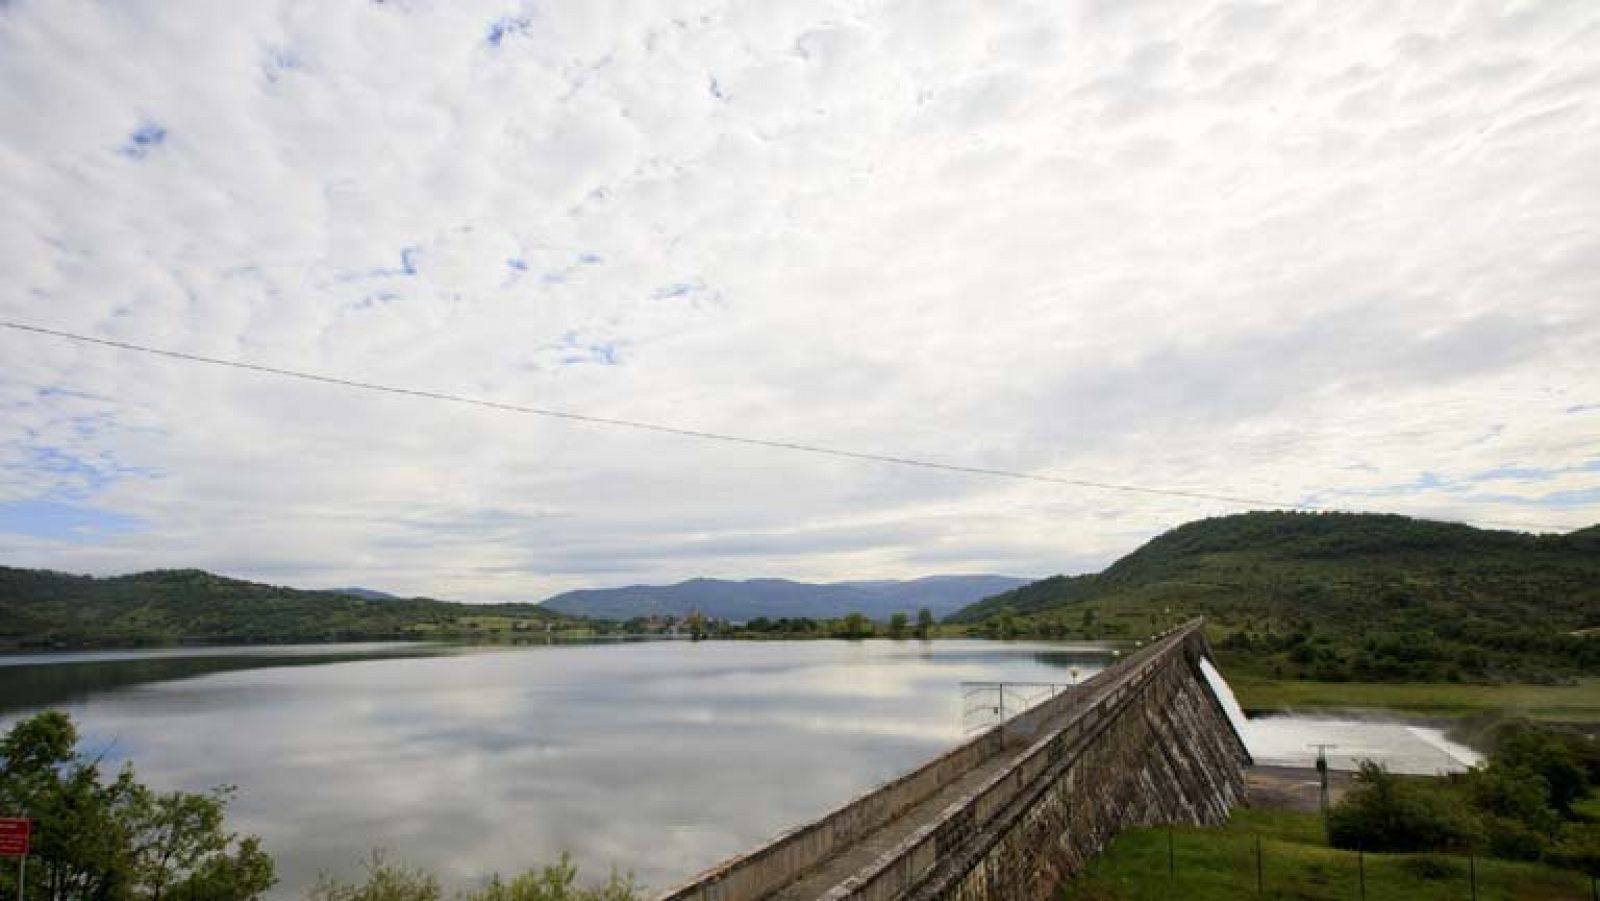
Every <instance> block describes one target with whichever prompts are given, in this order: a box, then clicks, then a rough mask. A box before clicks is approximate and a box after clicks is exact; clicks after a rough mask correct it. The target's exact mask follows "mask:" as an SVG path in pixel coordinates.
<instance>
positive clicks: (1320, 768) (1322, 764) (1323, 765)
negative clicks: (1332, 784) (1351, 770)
mask: <svg viewBox="0 0 1600 901" xmlns="http://www.w3.org/2000/svg"><path fill="white" fill-rule="evenodd" d="M1306 747H1308V748H1316V749H1317V777H1318V779H1320V780H1321V783H1322V793H1321V800H1322V815H1323V816H1327V815H1328V749H1329V748H1337V747H1339V746H1338V745H1333V744H1327V743H1319V744H1310V745H1306Z"/></svg>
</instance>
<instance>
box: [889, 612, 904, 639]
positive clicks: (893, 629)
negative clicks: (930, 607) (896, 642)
mask: <svg viewBox="0 0 1600 901" xmlns="http://www.w3.org/2000/svg"><path fill="white" fill-rule="evenodd" d="M906 622H907V618H906V615H905V614H904V613H895V614H894V615H892V616H890V617H889V637H890V638H896V639H899V638H905V637H906Z"/></svg>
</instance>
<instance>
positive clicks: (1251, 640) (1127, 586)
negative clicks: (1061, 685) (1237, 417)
mask: <svg viewBox="0 0 1600 901" xmlns="http://www.w3.org/2000/svg"><path fill="white" fill-rule="evenodd" d="M1197 614H1203V615H1205V616H1207V617H1209V618H1210V622H1211V629H1212V637H1213V643H1214V644H1215V645H1216V647H1217V650H1218V653H1219V656H1222V657H1223V658H1224V662H1225V663H1226V664H1227V665H1228V666H1229V667H1230V669H1231V670H1242V671H1245V672H1254V673H1260V674H1271V675H1273V676H1282V677H1288V678H1301V679H1317V680H1324V681H1344V680H1359V681H1372V682H1389V681H1427V680H1467V681H1495V680H1512V681H1566V680H1568V679H1570V678H1573V677H1576V676H1579V675H1583V674H1591V675H1592V674H1593V673H1595V672H1597V671H1600V527H1591V528H1588V529H1584V530H1582V531H1578V532H1573V533H1570V534H1567V535H1528V534H1523V533H1518V532H1498V531H1487V530H1482V529H1476V528H1473V527H1471V526H1465V525H1459V524H1453V523H1441V522H1432V521H1428V520H1418V519H1410V518H1407V517H1403V516H1386V515H1372V514H1343V513H1316V514H1313V513H1247V514H1242V515H1238V516H1227V517H1221V518H1216V519H1206V520H1200V521H1198V522H1192V523H1188V524H1186V525H1183V526H1180V527H1178V528H1176V529H1173V530H1172V531H1170V532H1167V533H1165V534H1163V535H1161V536H1159V537H1157V538H1155V539H1153V540H1151V541H1150V542H1149V543H1148V544H1146V545H1144V546H1143V547H1141V548H1139V549H1138V550H1137V551H1134V552H1133V553H1131V554H1129V555H1128V556H1126V557H1124V558H1122V559H1121V560H1118V561H1117V562H1116V563H1115V564H1113V565H1112V566H1111V567H1109V568H1108V569H1106V570H1105V571H1104V572H1102V573H1097V574H1092V575H1081V576H1070V577H1069V576H1055V577H1052V578H1049V579H1044V580H1042V581H1039V582H1034V583H1032V584H1030V585H1025V586H1023V587H1021V588H1018V589H1015V590H1013V591H1009V592H1006V593H1004V594H1000V595H996V596H995V597H992V598H987V599H985V600H983V601H980V602H979V603H977V604H974V605H972V606H970V607H967V608H965V609H964V610H962V611H960V612H958V613H956V614H955V615H953V616H951V617H950V618H949V619H948V620H947V622H953V623H968V624H973V626H974V627H975V629H976V630H977V631H979V632H980V633H987V634H1023V635H1040V636H1047V637H1084V638H1134V639H1137V638H1141V637H1144V636H1147V635H1149V634H1150V633H1151V632H1152V631H1155V630H1156V629H1157V628H1159V627H1160V626H1162V625H1164V624H1168V623H1171V622H1174V621H1177V620H1178V619H1180V618H1187V617H1190V616H1194V615H1197Z"/></svg>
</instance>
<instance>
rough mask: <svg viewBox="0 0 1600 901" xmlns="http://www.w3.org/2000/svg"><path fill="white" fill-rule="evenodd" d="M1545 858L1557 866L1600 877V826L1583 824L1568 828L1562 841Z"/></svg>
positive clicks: (1563, 833)
mask: <svg viewBox="0 0 1600 901" xmlns="http://www.w3.org/2000/svg"><path fill="white" fill-rule="evenodd" d="M1545 857H1546V859H1548V860H1549V861H1550V862H1551V863H1553V864H1555V865H1556V866H1559V867H1568V868H1570V869H1574V870H1581V871H1582V872H1584V873H1588V874H1589V875H1590V876H1600V825H1597V824H1594V823H1583V824H1573V825H1570V826H1568V827H1567V828H1566V829H1565V830H1564V831H1563V832H1562V833H1561V841H1559V842H1557V843H1556V844H1555V846H1554V847H1552V848H1551V849H1550V851H1549V852H1548V853H1547V854H1546V855H1545Z"/></svg>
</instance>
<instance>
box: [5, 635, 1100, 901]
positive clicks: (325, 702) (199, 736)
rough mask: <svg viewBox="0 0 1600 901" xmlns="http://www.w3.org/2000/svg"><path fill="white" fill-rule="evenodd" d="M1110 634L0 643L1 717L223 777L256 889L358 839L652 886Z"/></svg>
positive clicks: (1048, 676) (176, 768)
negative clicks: (63, 714)
mask: <svg viewBox="0 0 1600 901" xmlns="http://www.w3.org/2000/svg"><path fill="white" fill-rule="evenodd" d="M1110 653H1111V652H1110V650H1109V646H1103V645H1092V644H1058V643H1049V644H1045V643H1039V644H1033V643H1022V642H1017V643H997V642H979V641H936V642H915V641H907V642H890V641H861V642H840V641H802V642H703V643H699V644H691V643H689V642H682V641H654V642H632V643H603V644H571V645H562V644H557V645H538V646H528V647H498V648H481V647H480V648H462V647H438V646H415V645H312V646H297V647H287V648H259V647H255V648H201V649H187V648H186V649H175V650H153V651H128V652H103V653H83V654H48V655H37V654H34V655H15V656H9V657H4V656H0V686H3V689H0V725H7V726H8V725H9V724H10V723H11V722H13V721H14V720H16V719H17V718H18V717H19V716H22V715H25V714H26V713H27V712H29V711H31V710H37V709H41V708H44V707H48V706H56V707H60V708H63V709H65V710H68V711H69V712H71V713H72V714H73V716H74V718H75V719H76V720H77V721H78V723H79V726H80V729H81V730H82V732H83V737H84V739H85V742H84V744H85V747H86V748H87V749H89V750H90V751H91V752H94V753H99V752H101V751H102V750H103V751H105V752H106V753H107V760H108V761H111V762H113V764H117V763H120V762H121V761H123V760H131V761H132V762H133V763H134V765H135V766H136V768H137V770H138V773H139V776H140V778H141V779H142V780H143V781H145V782H146V783H148V784H150V785H152V786H154V787H158V788H163V789H172V788H181V789H185V790H189V791H199V790H203V789H206V788H209V787H211V786H213V785H218V784H224V783H227V784H233V785H236V786H238V789H239V793H238V796H237V799H236V800H235V801H234V803H233V805H232V807H231V808H230V818H229V821H230V825H231V826H232V827H233V828H235V829H237V830H239V831H241V832H245V833H254V834H257V835H260V836H261V837H262V839H263V842H264V844H265V846H266V848H267V850H268V851H269V852H270V853H271V854H272V855H273V856H274V858H275V859H276V860H277V862H278V873H279V876H280V878H281V880H282V881H281V883H280V885H279V886H278V888H277V889H276V890H275V892H274V897H275V898H300V897H303V896H304V893H305V890H306V889H307V887H309V886H310V885H311V884H312V883H313V882H314V881H315V879H316V876H317V874H318V873H319V872H321V871H327V872H331V873H336V874H339V875H342V876H347V877H354V876H356V875H358V874H359V872H360V863H361V861H362V860H363V859H364V858H365V857H366V856H367V855H368V853H369V852H370V851H371V850H372V849H374V848H379V847H381V848H384V849H386V850H387V851H388V852H389V856H390V857H391V858H392V859H398V860H403V861H406V862H408V863H410V864H413V865H418V866H422V867H426V868H428V869H430V870H433V871H434V872H436V873H438V874H439V875H440V877H441V878H442V879H443V880H444V881H445V882H446V884H447V886H448V887H467V886H471V885H475V884H477V883H478V882H479V881H481V880H482V879H483V878H485V877H487V875H488V874H489V873H491V872H493V871H496V870H498V871H500V872H502V873H511V872H517V871H520V870H522V869H524V868H526V867H528V866H532V865H535V864H539V863H542V862H546V861H551V860H554V859H555V858H556V857H557V856H558V855H559V854H560V853H561V852H563V851H569V852H571V853H572V854H573V857H574V859H575V860H576V861H577V862H578V863H579V864H580V866H581V867H582V869H583V872H584V873H585V874H586V875H588V876H591V877H594V876H601V875H604V874H605V873H606V872H607V871H609V869H610V868H612V867H617V868H619V869H622V870H632V871H634V873H636V874H637V876H638V878H639V879H640V880H641V881H642V882H644V883H646V884H647V885H649V886H650V887H651V888H656V889H660V888H665V887H667V886H669V885H670V884H672V883H675V882H678V881H680V880H682V879H684V878H686V877H688V876H690V875H692V874H694V873H695V872H698V871H699V870H701V869H703V868H705V867H707V866H710V865H711V864H714V863H716V862H718V861H720V860H722V859H723V858H726V857H728V856H730V855H732V854H736V853H739V852H741V851H744V850H747V849H749V848H751V847H752V846H754V845H756V844H759V843H760V842H762V841H764V840H765V839H767V838H769V837H771V836H772V835H774V834H776V833H778V832H780V831H782V830H785V829H787V828H789V827H791V826H794V825H797V824H799V823H801V822H804V821H805V820H808V819H811V818H814V817H816V816H818V815H820V814H822V813H824V812H826V811H827V810H829V809H831V808H833V807H835V806H837V805H839V804H840V803H842V802H844V801H846V800H848V799H849V798H851V797H853V796H854V795H856V794H859V793H861V792H862V791H865V790H866V789H868V788H870V787H872V786H874V785H876V784H878V783H880V782H882V781H884V780H886V779H889V778H892V777H895V776H898V775H899V774H900V773H902V772H903V771H905V770H907V769H909V768H911V767H913V766H915V765H917V764H919V763H921V762H922V761H924V760H927V759H928V758H930V757H932V756H934V755H935V754H937V753H939V752H940V751H942V750H944V749H946V748H948V747H950V746H952V745H954V744H956V743H957V742H959V741H960V740H961V739H962V738H963V736H964V733H965V732H966V731H967V729H968V728H970V727H973V726H976V725H979V724H980V723H978V722H977V721H974V720H972V719H968V720H966V721H965V722H964V720H963V707H964V705H963V699H962V693H961V690H960V683H961V682H962V681H984V680H995V681H999V680H1006V681H1022V682H1070V681H1071V680H1072V675H1071V668H1072V667H1077V668H1078V669H1079V671H1080V674H1079V677H1080V678H1087V677H1088V676H1089V675H1092V674H1093V673H1094V672H1098V671H1099V669H1101V668H1103V666H1104V665H1105V664H1106V663H1107V662H1109V660H1110Z"/></svg>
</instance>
